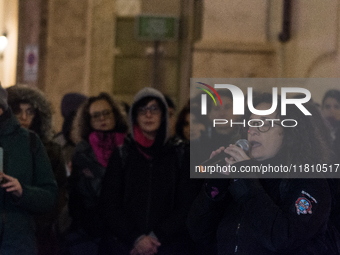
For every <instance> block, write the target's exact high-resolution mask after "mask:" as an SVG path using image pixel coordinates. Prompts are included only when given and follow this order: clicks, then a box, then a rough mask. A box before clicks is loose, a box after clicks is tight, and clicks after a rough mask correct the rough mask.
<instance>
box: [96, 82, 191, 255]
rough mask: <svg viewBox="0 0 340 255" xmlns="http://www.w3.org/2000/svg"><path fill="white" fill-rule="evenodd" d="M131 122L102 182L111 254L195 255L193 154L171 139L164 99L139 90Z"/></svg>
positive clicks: (151, 90)
mask: <svg viewBox="0 0 340 255" xmlns="http://www.w3.org/2000/svg"><path fill="white" fill-rule="evenodd" d="M129 118H130V124H131V131H132V132H131V136H128V137H127V138H126V140H125V142H124V145H123V146H122V147H121V148H120V150H117V151H116V152H114V153H113V154H112V156H111V158H110V161H109V164H108V166H107V172H106V175H105V178H104V181H103V188H102V194H101V205H102V215H103V218H104V219H105V225H106V226H107V231H108V233H109V235H110V236H111V237H112V238H111V239H110V238H108V241H107V245H106V247H107V250H108V251H107V253H108V254H131V255H138V254H150V255H152V254H192V253H191V252H190V250H188V249H189V247H188V246H189V245H190V238H189V236H188V234H187V231H186V228H185V219H186V216H187V211H188V209H189V207H190V203H191V201H192V200H193V197H192V196H191V195H192V194H191V192H190V185H189V181H190V178H189V154H188V151H187V150H186V146H185V144H184V143H183V142H181V141H180V140H178V139H177V140H176V141H175V140H174V139H169V135H170V134H169V125H168V119H169V115H168V106H167V103H166V101H165V99H164V96H163V95H162V94H161V93H160V92H159V91H158V90H155V89H153V88H149V87H146V88H144V89H142V90H140V91H139V92H138V93H137V94H136V96H135V98H134V102H133V104H132V106H131V110H130V116H129Z"/></svg>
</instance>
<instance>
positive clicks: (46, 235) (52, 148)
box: [7, 85, 67, 255]
mask: <svg viewBox="0 0 340 255" xmlns="http://www.w3.org/2000/svg"><path fill="white" fill-rule="evenodd" d="M7 92H8V104H9V106H10V107H11V108H12V109H13V113H14V115H15V116H16V117H17V119H18V120H19V123H20V125H21V126H22V127H23V128H27V129H29V130H31V131H34V132H35V133H36V134H38V136H39V138H40V139H41V140H42V142H43V144H44V147H45V149H46V151H47V155H48V157H49V159H50V162H51V165H52V170H53V173H54V176H55V178H56V181H57V184H58V188H59V197H58V203H57V205H56V207H55V208H54V210H53V211H52V212H50V213H48V214H44V215H40V216H37V217H36V225H37V231H36V233H37V241H38V254H44V255H47V254H59V241H58V225H59V224H58V219H59V215H60V212H61V211H62V209H63V208H64V207H65V206H66V201H67V196H66V181H67V177H66V167H65V161H64V158H63V155H62V151H61V147H60V146H59V145H58V144H57V143H55V142H54V141H53V140H52V137H53V130H52V107H51V104H50V102H49V101H48V100H47V98H46V96H45V95H44V94H43V93H42V92H41V91H40V90H38V89H35V88H31V87H28V86H25V85H16V86H12V87H9V88H8V89H7Z"/></svg>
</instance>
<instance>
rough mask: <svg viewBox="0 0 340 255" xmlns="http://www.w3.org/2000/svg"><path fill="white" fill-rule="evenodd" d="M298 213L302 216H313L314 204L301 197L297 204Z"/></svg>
mask: <svg viewBox="0 0 340 255" xmlns="http://www.w3.org/2000/svg"><path fill="white" fill-rule="evenodd" d="M295 207H296V213H297V214H298V215H300V214H307V213H308V214H312V203H311V202H310V201H309V200H308V199H307V198H305V197H299V198H298V199H297V200H296V202H295Z"/></svg>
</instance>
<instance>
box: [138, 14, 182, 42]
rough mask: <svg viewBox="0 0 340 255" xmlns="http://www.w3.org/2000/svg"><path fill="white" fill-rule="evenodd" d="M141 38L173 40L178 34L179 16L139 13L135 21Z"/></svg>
mask: <svg viewBox="0 0 340 255" xmlns="http://www.w3.org/2000/svg"><path fill="white" fill-rule="evenodd" d="M135 28H136V29H135V30H136V31H135V33H136V37H137V39H139V40H148V41H173V40H176V39H177V36H178V18H177V17H172V16H155V15H139V16H137V17H136V21H135Z"/></svg>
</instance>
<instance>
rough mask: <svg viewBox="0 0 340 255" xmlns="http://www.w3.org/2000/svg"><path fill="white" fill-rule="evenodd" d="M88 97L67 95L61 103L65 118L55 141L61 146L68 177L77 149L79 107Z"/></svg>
mask: <svg viewBox="0 0 340 255" xmlns="http://www.w3.org/2000/svg"><path fill="white" fill-rule="evenodd" d="M87 98H88V97H87V96H85V95H83V94H80V93H68V94H65V95H64V97H63V99H62V101H61V115H62V116H63V118H64V122H63V126H62V130H61V132H59V133H58V134H56V135H55V136H54V141H55V142H57V143H58V144H60V146H61V149H62V152H63V155H64V159H65V162H66V167H67V175H68V176H69V175H70V174H71V169H72V163H71V162H72V156H73V153H74V149H75V147H76V143H78V142H79V141H77V137H76V127H75V125H74V123H76V121H75V118H76V115H77V110H78V109H79V106H80V105H81V104H82V103H84V102H85V100H86V99H87Z"/></svg>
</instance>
